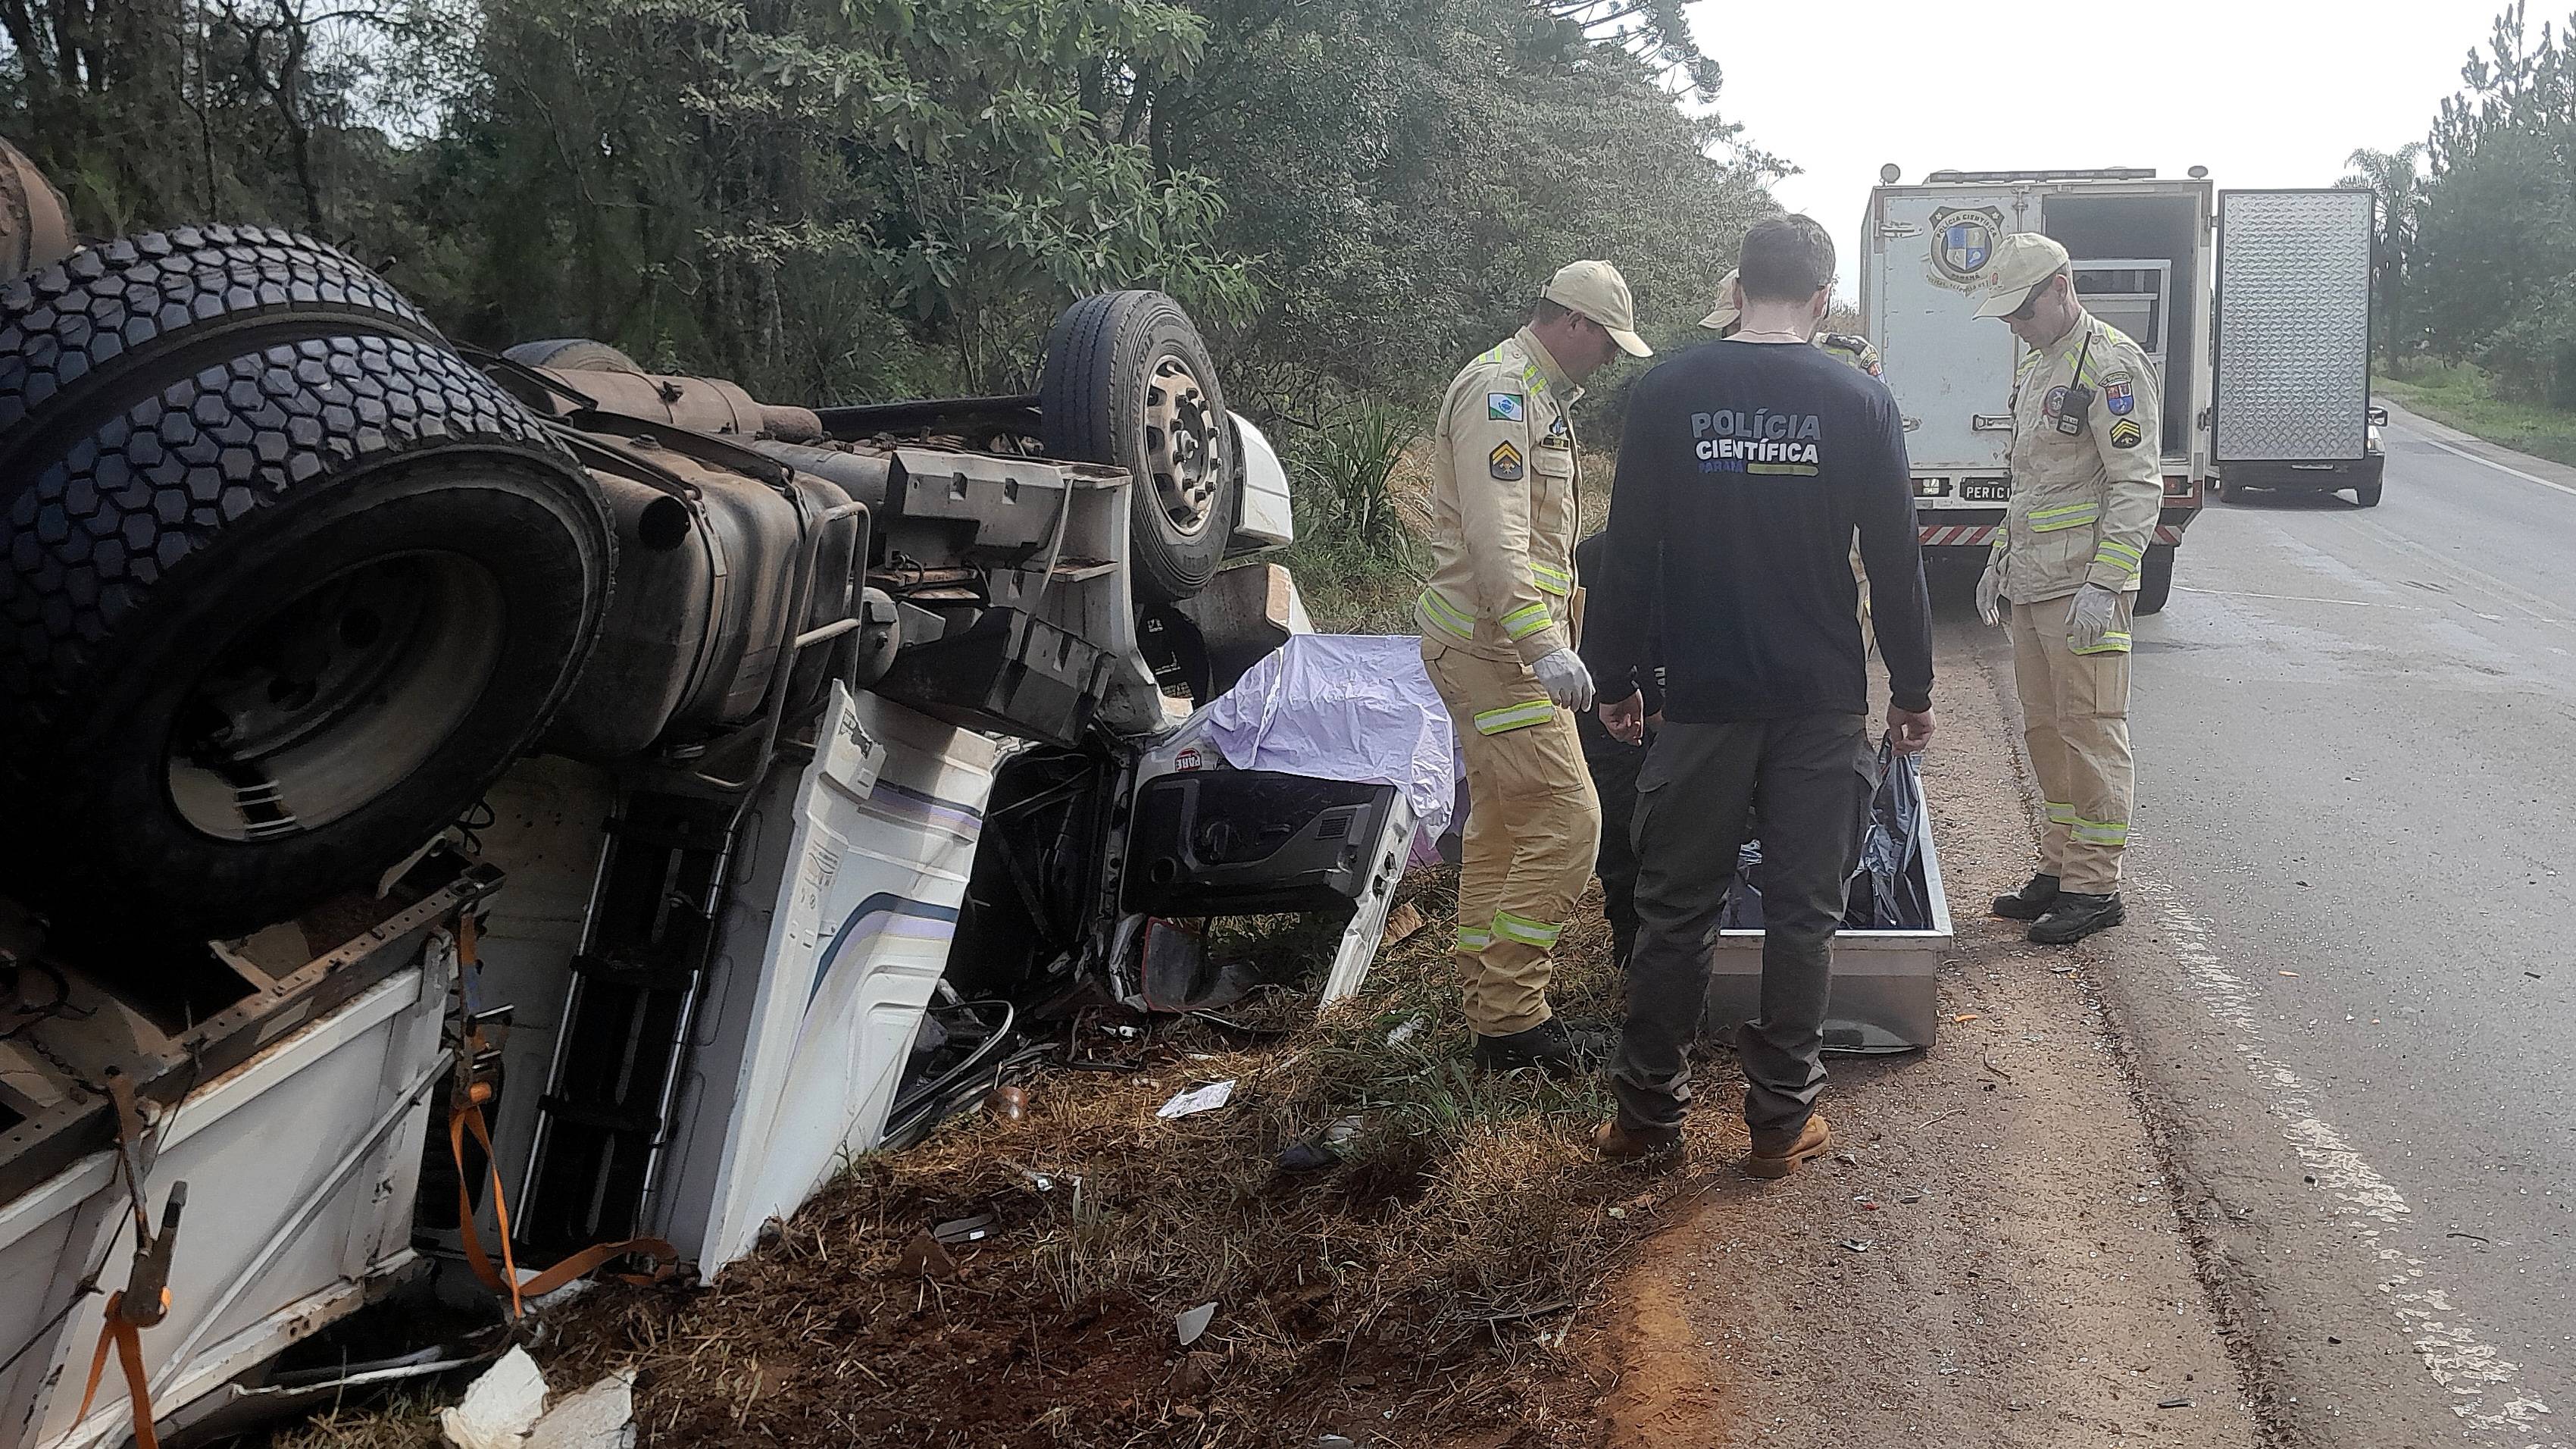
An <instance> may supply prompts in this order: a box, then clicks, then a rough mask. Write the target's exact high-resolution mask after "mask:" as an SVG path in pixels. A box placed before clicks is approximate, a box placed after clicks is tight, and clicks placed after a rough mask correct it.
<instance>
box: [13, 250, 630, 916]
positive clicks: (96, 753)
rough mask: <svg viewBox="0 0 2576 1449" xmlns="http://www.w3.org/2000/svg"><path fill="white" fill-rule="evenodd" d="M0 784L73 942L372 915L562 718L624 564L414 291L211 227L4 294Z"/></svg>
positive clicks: (577, 474) (537, 441)
mask: <svg viewBox="0 0 2576 1449" xmlns="http://www.w3.org/2000/svg"><path fill="white" fill-rule="evenodd" d="M0 513H5V520H6V521H5V523H0V538H5V541H6V551H7V558H6V561H5V563H0V779H5V780H6V781H7V786H8V788H9V791H10V795H11V803H12V806H13V819H12V829H11V830H10V831H9V833H8V838H9V840H10V842H11V846H10V847H9V849H10V850H11V853H12V854H14V855H16V856H17V857H19V858H18V859H16V860H14V861H12V862H11V864H12V865H13V866H14V868H15V874H14V875H13V877H12V885H13V889H17V888H21V887H23V888H25V889H26V891H27V893H28V894H29V895H30V896H31V897H32V898H33V900H32V902H31V903H33V904H37V905H39V906H40V908H42V909H44V910H46V911H47V912H49V913H50V914H52V915H53V917H54V918H55V920H56V922H57V924H58V925H64V926H69V927H72V928H74V929H79V928H82V927H84V926H87V927H89V928H91V929H92V930H93V931H95V930H96V929H97V926H98V923H101V922H105V923H108V924H109V925H110V926H111V927H112V928H113V934H118V935H166V936H195V937H201V938H202V937H210V936H229V935H236V934H241V933H245V932H248V931H252V930H255V929H258V928H259V927H262V926H266V925H269V924H272V923H275V922H278V921H282V920H286V919H289V918H291V917H293V916H294V915H296V914H297V913H299V912H301V911H304V910H306V909H309V908H311V907H312V906H314V905H316V904H318V903H319V902H321V901H323V900H325V899H327V898H329V897H330V896H332V895H334V894H336V893H338V892H339V891H341V890H344V889H347V888H349V887H351V886H354V885H358V884H361V883H371V882H372V881H373V880H374V878H375V877H376V876H377V875H378V874H380V873H381V872H383V871H384V870H385V869H387V868H388V867H390V866H391V865H393V864H395V863H396V862H399V861H400V860H401V859H403V858H404V857H405V856H406V855H408V854H409V853H411V852H412V851H413V850H415V849H417V848H418V847H419V846H420V845H421V844H422V843H423V842H424V841H426V840H428V839H429V838H430V837H432V836H433V835H435V834H436V833H437V832H438V831H439V830H441V829H443V828H444V827H445V826H446V825H447V823H448V822H449V821H451V820H453V819H455V818H456V817H457V815H459V814H460V813H462V812H463V811H465V810H467V809H469V808H470V807H471V806H472V804H473V802H474V800H475V797H476V796H477V795H479V794H480V793H481V792H482V791H483V790H484V789H485V788H486V787H488V786H489V785H490V784H491V782H492V781H493V780H494V779H495V778H497V777H498V776H499V774H500V773H501V771H502V770H503V769H505V768H506V767H507V766H508V765H509V764H510V762H511V761H512V760H513V759H514V758H516V757H517V756H518V754H519V753H520V752H521V751H522V750H523V749H525V748H526V746H527V744H528V742H529V741H530V740H531V739H532V738H533V737H534V736H535V734H536V733H537V731H538V730H539V729H540V728H541V727H542V726H543V725H544V724H545V722H546V719H547V717H548V716H549V715H551V714H552V712H553V710H554V708H555V705H556V704H557V702H558V701H559V700H560V699H561V698H562V696H563V693H564V691H565V690H566V688H567V687H568V686H569V685H570V683H571V680H572V678H573V675H574V674H575V672H576V671H577V670H578V668H579V667H580V665H581V663H582V660H583V658H584V656H585V654H586V653H587V651H588V649H589V646H590V644H591V641H592V639H593V638H594V636H595V635H596V634H597V632H598V628H599V621H600V617H601V613H602V611H603V610H604V608H605V606H606V603H607V595H608V590H609V584H610V578H611V568H612V563H613V557H612V549H613V547H614V536H613V534H612V532H611V529H610V522H609V518H608V515H607V511H606V509H605V507H604V506H603V505H602V503H601V501H600V500H599V498H598V496H597V495H596V493H595V492H594V491H593V490H592V488H591V486H590V484H589V482H588V479H587V478H586V476H585V475H584V474H583V473H582V472H581V470H580V469H579V468H578V467H577V466H576V465H575V464H574V463H573V462H572V460H571V459H570V457H569V456H568V455H567V454H565V453H564V452H563V450H562V449H561V448H560V447H559V446H558V445H556V444H555V443H554V442H553V440H552V439H551V437H550V436H549V435H548V433H547V432H546V431H545V429H544V427H543V425H542V424H540V423H538V422H537V421H536V420H535V419H534V418H533V417H531V416H530V415H529V414H528V413H527V412H526V411H525V410H524V409H522V408H521V407H520V406H519V405H518V404H517V403H516V402H513V401H512V400H511V399H510V398H509V397H508V396H507V395H506V394H504V393H503V392H502V391H501V390H500V389H499V388H498V387H497V386H495V385H494V384H493V383H492V382H491V381H490V380H489V379H487V378H486V377H484V376H483V375H482V374H481V373H480V372H479V371H477V370H476V369H474V368H473V367H471V366H469V365H468V364H467V363H466V362H465V361H464V359H462V358H460V357H458V356H457V355H456V353H455V352H454V351H452V350H450V349H449V348H448V347H447V345H446V344H445V342H444V341H443V340H442V339H441V338H440V337H439V335H438V333H437V332H436V331H435V330H434V329H433V328H431V327H430V326H429V324H428V323H427V322H426V321H425V320H423V319H422V318H421V317H420V315H419V314H418V313H417V312H415V311H414V310H413V309H412V308H411V307H410V305H409V304H408V303H406V302H405V301H403V299H402V298H401V297H400V296H399V295H398V294H396V293H395V292H394V291H393V289H392V288H390V287H388V286H386V285H385V284H384V283H383V282H382V281H380V280H378V279H377V278H375V277H374V276H373V275H372V274H370V273H368V272H367V271H366V270H365V269H364V268H363V267H360V266H358V265H357V264H356V263H355V262H353V261H351V260H350V259H349V258H347V257H345V256H343V255H341V254H340V253H338V252H336V251H333V250H332V249H330V248H328V247H325V246H322V245H320V244H318V243H315V242H311V241H307V240H305V239H303V238H300V237H296V236H292V235H289V234H286V233H283V232H272V231H265V230H258V229H250V228H240V229H235V228H224V227H207V228H198V229H187V230H181V231H176V232H171V233H166V234H155V235H151V236H143V237H136V238H132V239H129V240H126V241H119V242H115V243H112V244H110V245H108V246H106V247H103V248H99V249H96V250H93V251H88V252H83V253H80V254H78V255H76V256H74V257H72V258H70V259H68V260H66V261H65V262H63V263H61V264H59V265H57V266H55V267H53V268H50V269H48V270H46V271H44V272H41V273H38V274H36V275H34V276H32V277H29V278H25V279H22V280H21V281H20V282H18V283H17V284H15V285H13V286H11V287H9V288H8V289H7V290H6V291H5V293H0Z"/></svg>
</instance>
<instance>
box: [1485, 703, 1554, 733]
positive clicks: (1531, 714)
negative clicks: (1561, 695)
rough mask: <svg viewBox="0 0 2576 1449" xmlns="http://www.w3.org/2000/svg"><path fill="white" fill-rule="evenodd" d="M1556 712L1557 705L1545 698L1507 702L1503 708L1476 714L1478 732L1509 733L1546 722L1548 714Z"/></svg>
mask: <svg viewBox="0 0 2576 1449" xmlns="http://www.w3.org/2000/svg"><path fill="white" fill-rule="evenodd" d="M1554 713H1556V705H1555V704H1554V703H1553V702H1552V701H1549V700H1544V699H1531V700H1524V701H1522V702H1521V703H1519V704H1507V705H1505V706H1503V707H1502V708H1501V709H1488V710H1481V711H1479V712H1478V713H1477V715H1476V733H1478V734H1480V735H1499V734H1508V733H1509V732H1511V731H1513V730H1517V729H1527V728H1529V727H1530V726H1531V725H1534V724H1545V723H1546V722H1547V718H1548V716H1550V715H1552V714H1554Z"/></svg>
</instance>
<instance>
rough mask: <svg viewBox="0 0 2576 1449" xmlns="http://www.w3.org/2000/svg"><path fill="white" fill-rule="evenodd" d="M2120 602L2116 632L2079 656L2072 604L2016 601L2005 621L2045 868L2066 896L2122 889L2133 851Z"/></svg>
mask: <svg viewBox="0 0 2576 1449" xmlns="http://www.w3.org/2000/svg"><path fill="white" fill-rule="evenodd" d="M2135 597H2136V596H2135V595H2133V594H2122V595H2121V596H2120V608H2119V612H2118V614H2117V615H2116V616H2115V617H2114V618H2113V619H2112V622H2111V632H2110V633H2109V634H2108V635H2107V636H2106V637H2105V638H2104V640H2103V642H2102V644H2101V645H2100V646H2099V647H2097V648H2096V649H2094V650H2092V651H2090V652H2087V653H2083V654H2078V653H2076V652H2075V651H2074V650H2073V649H2072V648H2071V647H2069V646H2068V644H2067V642H2066V611H2067V609H2068V608H2069V606H2070V605H2071V603H2072V598H2071V596H2069V597H2061V598H2055V599H2042V600H2040V601H2039V602H2038V603H2035V604H2024V603H2015V604H2014V605H2013V607H2012V613H2011V615H2010V616H2009V617H2008V618H2007V619H2006V620H2005V629H2006V631H2007V632H2008V633H2009V634H2010V636H2011V638H2012V649H2013V680H2014V683H2015V684H2016V685H2017V686H2018V687H2019V692H2020V694H2021V718H2022V738H2023V739H2024V740H2025V741H2026V742H2027V743H2028V744H2029V746H2030V764H2031V768H2032V769H2033V770H2035V771H2037V772H2038V774H2039V790H2040V794H2041V796H2042V797H2043V798H2044V799H2045V801H2046V802H2047V811H2048V829H2047V831H2046V833H2045V834H2043V835H2042V836H2041V839H2040V861H2041V869H2042V870H2044V871H2046V872H2047V873H2048V874H2050V875H2054V876H2056V877H2057V878H2058V883H2059V889H2061V890H2068V891H2075V892H2080V893H2082V894H2084V895H2108V894H2110V893H2111V892H2113V891H2116V890H2118V889H2119V888H2120V854H2121V852H2122V851H2123V850H2125V849H2126V848H2127V847H2128V844H2129V805H2130V799H2131V791H2132V780H2133V776H2132V764H2131V760H2130V756H2129V606H2130V603H2131V601H2132V600H2133V599H2134V598H2135Z"/></svg>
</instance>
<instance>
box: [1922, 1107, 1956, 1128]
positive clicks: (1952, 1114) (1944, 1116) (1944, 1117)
mask: <svg viewBox="0 0 2576 1449" xmlns="http://www.w3.org/2000/svg"><path fill="white" fill-rule="evenodd" d="M1966 1110H1968V1109H1967V1108H1965V1107H1953V1108H1951V1109H1950V1110H1949V1111H1947V1112H1944V1113H1942V1114H1940V1115H1939V1116H1937V1117H1934V1118H1932V1119H1930V1120H1929V1121H1927V1122H1925V1123H1924V1124H1923V1125H1922V1126H1920V1127H1917V1128H1915V1129H1914V1130H1915V1131H1917V1132H1926V1131H1929V1130H1931V1129H1932V1128H1933V1127H1934V1126H1936V1125H1938V1124H1940V1123H1943V1122H1947V1121H1949V1120H1950V1119H1951V1118H1953V1117H1956V1116H1958V1115H1959V1114H1960V1113H1962V1112H1964V1111H1966Z"/></svg>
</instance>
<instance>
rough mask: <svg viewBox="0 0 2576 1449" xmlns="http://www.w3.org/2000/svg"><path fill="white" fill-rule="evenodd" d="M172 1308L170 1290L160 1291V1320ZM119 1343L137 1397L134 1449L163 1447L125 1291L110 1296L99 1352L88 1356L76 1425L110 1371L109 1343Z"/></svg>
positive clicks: (129, 1389) (128, 1384)
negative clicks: (154, 1428) (156, 1431)
mask: <svg viewBox="0 0 2576 1449" xmlns="http://www.w3.org/2000/svg"><path fill="white" fill-rule="evenodd" d="M169 1311H170V1290H169V1289H167V1288H164V1289H162V1290H161V1309H160V1313H157V1314H155V1315H153V1321H154V1322H156V1323H157V1322H159V1321H160V1318H161V1316H162V1315H163V1314H167V1313H168V1312H169ZM111 1343H113V1344H115V1345H116V1361H117V1362H118V1363H119V1364H120V1365H122V1366H123V1367H124V1369H125V1388H126V1392H127V1393H129V1394H131V1395H133V1398H134V1449H161V1440H160V1438H159V1437H158V1436H157V1435H155V1434H154V1433H153V1432H152V1389H151V1387H150V1386H149V1385H148V1384H146V1383H145V1382H144V1381H143V1339H142V1336H141V1334H140V1332H139V1331H138V1329H137V1326H136V1324H135V1322H134V1320H133V1319H131V1318H128V1317H126V1316H125V1290H123V1289H121V1288H120V1289H118V1290H117V1291H116V1292H113V1293H110V1294H108V1295H107V1321H106V1322H104V1323H102V1324H100V1325H99V1326H98V1352H96V1353H93V1354H91V1355H90V1356H89V1387H87V1388H85V1389H83V1390H81V1406H80V1412H79V1413H77V1414H74V1415H72V1422H73V1423H75V1424H77V1423H79V1422H80V1421H81V1420H83V1419H86V1418H88V1417H89V1406H90V1402H91V1401H92V1400H94V1399H96V1398H97V1397H98V1381H99V1378H100V1376H101V1375H103V1374H105V1373H106V1372H107V1346H108V1345H109V1344H111Z"/></svg>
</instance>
